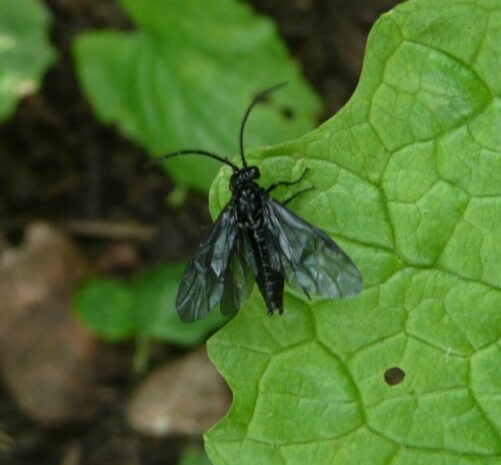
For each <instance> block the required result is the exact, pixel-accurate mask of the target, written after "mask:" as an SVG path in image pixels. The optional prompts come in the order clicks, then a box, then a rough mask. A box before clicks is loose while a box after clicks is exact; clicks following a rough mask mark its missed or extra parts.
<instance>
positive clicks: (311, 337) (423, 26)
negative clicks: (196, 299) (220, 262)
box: [206, 0, 501, 465]
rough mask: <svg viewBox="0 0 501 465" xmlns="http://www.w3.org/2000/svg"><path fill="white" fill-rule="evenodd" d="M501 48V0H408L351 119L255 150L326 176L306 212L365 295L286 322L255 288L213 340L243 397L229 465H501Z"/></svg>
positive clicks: (388, 19) (294, 171)
mask: <svg viewBox="0 0 501 465" xmlns="http://www.w3.org/2000/svg"><path fill="white" fill-rule="evenodd" d="M500 43H501V5H500V3H499V1H497V0H461V1H460V2H458V1H456V0H443V1H441V2H437V1H435V0H433V1H432V0H414V1H409V2H407V3H404V4H402V5H400V6H399V7H397V8H395V9H394V10H392V11H390V12H388V13H387V14H385V15H383V17H382V18H380V20H379V21H378V22H377V23H376V25H375V26H374V28H373V30H372V32H371V34H370V38H369V42H368V46H367V53H366V57H365V63H364V71H363V74H362V77H361V80H360V84H359V86H358V88H357V91H356V92H355V94H354V96H353V98H352V99H351V101H350V102H349V103H348V104H347V105H346V107H345V108H343V109H342V110H341V111H340V112H339V114H337V115H336V116H335V117H333V118H332V119H331V120H329V121H328V122H327V123H326V124H324V125H323V126H321V127H320V128H318V129H317V130H315V131H313V132H312V133H310V134H308V135H306V136H305V137H303V138H301V139H299V140H296V141H293V142H290V143H286V144H283V145H279V146H277V147H273V148H269V149H263V150H255V151H253V152H251V153H250V155H249V156H250V157H251V158H252V161H253V162H255V163H257V164H258V165H259V167H260V169H261V172H262V174H263V180H262V184H263V185H268V184H269V183H271V182H272V181H276V180H278V179H283V178H290V179H293V178H295V177H297V176H298V175H299V174H300V173H301V172H302V171H303V170H304V168H305V167H306V166H308V167H309V168H310V175H309V181H311V183H312V184H313V185H315V187H316V190H315V191H313V192H311V193H308V194H305V195H304V196H302V197H300V198H298V200H297V201H295V202H294V203H293V204H291V208H292V209H294V210H296V211H297V212H298V213H299V214H300V215H301V216H302V217H304V218H305V219H307V220H308V221H311V222H312V223H313V224H316V225H318V226H320V227H322V228H323V229H325V230H326V231H328V232H329V233H330V234H331V235H332V236H333V237H334V238H335V239H336V240H337V241H339V243H340V245H342V247H343V248H344V249H345V250H346V251H347V252H348V253H349V255H350V256H351V257H352V258H353V259H354V261H355V262H356V263H357V265H358V266H359V267H360V268H361V270H362V274H363V276H364V279H365V290H364V292H363V293H362V294H361V295H360V296H358V297H357V298H355V299H353V300H313V301H307V300H305V299H303V298H302V297H300V296H299V295H296V294H293V293H292V292H287V295H286V299H285V314H284V316H283V317H273V318H269V317H268V316H267V315H266V311H265V309H264V305H263V302H262V300H261V297H260V296H259V295H258V293H257V292H254V293H253V295H252V297H251V298H250V300H249V302H248V303H247V304H246V305H245V306H244V308H242V309H241V311H240V312H239V314H238V315H237V316H236V317H235V318H234V319H233V320H232V321H231V322H230V323H229V324H228V325H226V326H225V327H224V328H223V329H222V330H221V331H219V332H218V333H217V334H216V335H215V336H214V337H213V338H212V339H211V340H210V341H209V353H210V356H211V357H212V359H213V360H214V363H215V364H216V365H217V366H218V368H219V369H220V370H221V372H222V373H223V375H224V377H225V378H226V380H227V381H228V383H229V385H230V387H231V389H232V391H233V394H234V402H233V406H232V408H231V410H230V412H229V413H228V415H227V416H226V417H225V418H224V419H223V420H222V421H221V422H220V423H219V424H218V425H216V426H215V427H214V428H213V429H212V430H211V431H209V432H208V433H207V435H206V447H207V450H208V452H209V456H210V458H211V460H212V461H213V462H214V464H215V465H222V464H234V463H238V464H239V465H246V464H256V463H260V464H261V463H263V464H267V465H275V464H279V465H284V464H287V465H295V464H298V465H299V464H301V465H303V464H315V465H324V464H329V465H338V464H339V465H355V464H357V465H360V464H363V465H366V464H367V465H368V464H370V465H383V464H385V465H388V464H391V465H418V464H426V465H439V464H440V465H453V464H454V465H473V464H483V465H498V464H501V370H500V369H499V367H500V366H501V346H500V343H499V341H500V337H501V266H500V263H501V247H500V245H499V243H500V231H501V182H500V179H501V131H500V128H501V103H500V102H501V100H500V98H499V95H500V93H501V60H500V59H499V57H500V53H499V44H500ZM223 173H224V174H223ZM228 176H229V172H228V170H226V169H225V170H224V171H223V172H222V174H221V176H219V177H218V178H217V181H216V182H215V184H214V186H213V188H212V191H211V200H210V201H211V207H212V211H213V213H214V214H215V215H216V214H217V212H218V211H220V209H221V207H222V206H223V205H224V204H225V203H226V201H227V200H228V198H229V193H228ZM285 195H286V193H285V192H284V196H285ZM392 367H399V368H400V369H401V370H403V371H404V372H405V378H404V379H403V381H402V382H400V383H398V384H396V385H390V384H388V383H387V382H386V381H385V376H384V375H385V372H386V370H388V369H389V368H392Z"/></svg>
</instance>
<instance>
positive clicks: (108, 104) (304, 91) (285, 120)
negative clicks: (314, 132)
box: [75, 0, 320, 192]
mask: <svg viewBox="0 0 501 465" xmlns="http://www.w3.org/2000/svg"><path fill="white" fill-rule="evenodd" d="M119 3H120V4H121V6H122V7H123V8H124V10H125V11H126V13H127V14H128V15H129V17H130V18H131V19H132V20H133V21H134V23H135V24H136V27H137V29H136V30H135V31H133V32H118V31H96V32H87V33H85V34H82V36H81V37H80V38H79V40H78V41H77V43H76V46H75V58H76V63H77V66H78V71H79V76H80V79H81V82H82V86H83V89H84V92H85V93H86V94H87V96H88V97H89V99H90V101H91V103H92V105H93V107H94V109H95V111H96V114H97V115H98V117H99V118H100V119H102V120H103V121H105V122H113V123H116V124H117V125H118V126H119V128H120V129H121V131H122V132H123V133H124V134H125V135H127V136H128V137H131V138H132V139H133V140H135V141H137V142H139V143H140V144H141V145H142V146H143V147H145V148H146V149H147V150H148V152H149V153H150V154H151V155H153V156H159V155H162V154H164V153H166V152H168V151H172V150H179V149H183V148H195V149H196V148H203V149H206V150H209V151H213V152H216V153H221V154H223V155H230V154H232V153H235V152H236V151H237V149H238V145H237V135H238V129H239V124H240V120H241V118H242V115H243V112H244V110H245V107H246V106H247V105H248V104H249V101H250V100H251V98H252V96H253V95H254V94H255V93H256V92H258V91H260V90H263V89H264V88H266V87H269V86H271V85H273V84H276V83H277V82H281V81H285V80H287V81H290V86H289V88H288V89H286V90H284V91H283V92H281V93H280V94H277V95H276V96H273V97H271V98H270V103H269V105H264V106H262V107H261V108H259V109H257V110H256V113H257V114H256V115H254V116H253V118H252V121H251V122H250V124H249V127H248V130H247V132H246V140H247V145H248V146H255V145H262V144H272V143H277V142H280V141H283V140H288V139H290V138H292V137H297V136H299V135H302V134H304V133H305V132H307V131H308V130H310V129H312V128H313V127H314V125H315V116H316V115H317V113H318V111H319V109H320V105H319V100H318V98H317V97H316V95H315V94H314V92H313V91H312V89H311V88H310V87H309V86H308V85H307V83H306V82H305V81H304V79H303V78H302V77H301V75H300V73H299V71H298V68H297V66H296V64H295V63H294V62H293V61H292V60H291V59H290V58H289V56H288V52H287V50H286V48H285V46H284V44H283V42H282V40H281V39H280V38H279V36H278V34H277V33H276V31H275V27H274V25H273V23H272V22H270V21H269V20H268V19H266V18H264V17H260V16H258V15H256V14H254V13H252V12H251V10H250V9H249V8H248V7H247V5H245V4H243V3H241V2H236V1H234V0H213V1H211V2H210V3H207V2H205V1H203V0H182V1H181V0H176V1H170V2H164V1H163V0H140V1H137V0H120V2H119ZM242 57H245V59H243V58H242ZM165 168H166V169H167V170H168V172H169V174H170V175H171V176H172V177H173V178H174V179H175V180H176V181H177V182H180V183H182V184H184V185H186V186H190V187H193V188H196V189H198V190H200V191H202V192H207V191H208V189H209V186H210V184H211V182H212V180H213V178H214V175H215V174H216V171H217V169H218V168H219V163H217V162H215V161H213V160H210V159H205V158H200V157H196V158H192V157H189V158H180V159H176V160H172V161H170V162H169V163H166V164H165Z"/></svg>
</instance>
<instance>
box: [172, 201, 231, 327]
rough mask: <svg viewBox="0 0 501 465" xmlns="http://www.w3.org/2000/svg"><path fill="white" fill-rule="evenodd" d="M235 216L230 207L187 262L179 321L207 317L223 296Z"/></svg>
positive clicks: (177, 304)
mask: <svg viewBox="0 0 501 465" xmlns="http://www.w3.org/2000/svg"><path fill="white" fill-rule="evenodd" d="M237 228H238V225H237V216H236V211H235V209H234V207H233V206H232V205H231V204H229V205H227V206H226V207H225V208H224V210H223V211H222V212H221V214H220V215H219V217H218V219H217V220H216V222H215V223H214V225H213V226H212V228H211V230H210V231H209V234H208V235H207V237H206V238H205V239H204V240H203V241H202V243H201V244H200V247H199V248H198V250H197V251H196V253H195V255H194V256H193V258H192V259H191V260H190V261H189V262H188V265H187V266H186V270H185V272H184V275H183V279H182V280H181V284H180V285H179V290H178V292H177V298H176V308H177V313H178V315H179V317H180V318H181V320H183V321H185V322H192V321H195V320H198V319H199V318H202V317H203V316H205V315H207V314H208V313H209V312H210V311H211V310H212V309H213V308H214V307H215V306H216V305H217V304H218V303H219V302H220V301H221V298H222V297H223V292H224V287H225V281H227V280H228V278H227V275H228V267H229V264H230V259H231V258H232V254H233V250H234V246H235V243H236V237H237Z"/></svg>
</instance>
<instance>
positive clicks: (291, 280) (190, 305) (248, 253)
mask: <svg viewBox="0 0 501 465" xmlns="http://www.w3.org/2000/svg"><path fill="white" fill-rule="evenodd" d="M286 84H287V83H286V82H283V83H280V84H277V85H275V86H273V87H270V88H269V89H267V90H264V91H263V92H261V93H259V94H257V95H256V97H255V98H254V100H253V101H252V102H251V104H250V105H249V107H248V108H247V110H246V112H245V114H244V117H243V119H242V123H241V125H240V136H239V143H240V158H241V161H242V167H241V168H239V167H238V166H237V165H236V164H234V163H233V162H231V161H230V160H229V159H228V158H227V157H221V156H219V155H217V154H215V153H212V152H208V151H206V150H199V149H193V150H191V149H190V150H179V151H176V152H171V153H168V154H166V155H164V156H162V157H161V158H159V159H157V160H155V161H154V162H153V163H158V162H162V161H164V160H167V159H169V158H172V157H176V156H180V155H186V154H195V155H201V156H205V157H210V158H213V159H215V160H218V161H220V162H222V163H224V164H226V165H228V166H230V167H231V169H232V170H233V175H232V176H231V178H230V190H231V193H232V197H231V200H230V201H229V202H228V204H227V205H226V206H225V207H224V209H223V210H222V212H221V213H220V215H219V217H218V218H217V220H216V222H215V223H214V225H213V226H212V228H211V229H210V231H209V233H208V235H207V237H206V238H205V239H204V240H203V241H202V243H201V244H200V247H199V248H198V250H197V252H196V253H195V255H194V256H193V258H192V259H191V260H190V261H189V263H188V265H187V267H186V270H185V272H184V275H183V278H182V280H181V284H180V286H179V290H178V293H177V298H176V308H177V312H178V314H179V317H180V318H181V319H182V320H183V321H185V322H192V321H195V320H198V319H199V318H202V317H203V316H205V315H207V314H208V313H209V312H210V311H211V310H212V309H213V308H214V307H216V306H217V305H218V304H219V306H220V309H221V312H222V313H223V314H225V315H232V314H234V313H236V312H237V311H238V309H239V308H240V305H241V303H242V302H243V301H244V300H245V299H246V298H247V296H248V295H249V293H250V291H251V289H252V286H253V285H254V281H256V282H257V285H258V288H259V290H260V292H261V294H262V296H263V298H264V301H265V303H266V307H267V310H268V313H269V314H270V315H273V313H274V312H275V310H277V311H278V313H279V314H282V313H283V311H284V307H283V291H284V282H285V280H287V283H288V284H289V285H290V286H291V287H293V288H294V289H296V290H299V291H302V292H304V293H305V294H306V296H307V297H308V298H309V297H310V293H312V294H317V295H320V296H324V297H329V298H342V297H352V296H354V295H356V294H358V293H359V292H360V291H361V290H362V287H363V284H362V277H361V275H360V272H359V271H358V269H357V267H356V266H355V265H354V264H353V262H352V261H351V260H350V258H349V257H348V256H347V255H346V253H344V252H343V251H342V250H341V248H340V247H339V246H338V245H337V244H336V243H335V242H334V241H333V240H332V239H331V238H330V237H329V236H328V235H327V234H326V233H324V232H323V231H321V230H320V229H318V228H316V227H315V226H312V225H311V224H309V223H307V222H306V221H304V220H303V219H301V218H300V217H299V216H297V215H296V214H294V213H293V212H291V211H290V210H289V209H287V208H286V207H285V205H287V204H288V203H289V202H290V201H292V200H293V199H294V198H296V197H297V196H298V195H300V194H302V193H304V192H306V191H309V190H311V189H313V187H309V188H305V189H302V190H300V191H298V192H296V193H295V194H294V195H292V196H291V197H289V198H288V199H287V200H285V201H284V202H283V203H279V202H277V201H276V200H274V199H273V198H272V197H271V196H270V193H271V192H272V191H273V190H274V189H276V188H277V187H280V186H293V185H295V184H297V183H299V182H300V181H302V180H303V178H304V176H305V175H306V173H307V171H308V169H306V170H305V171H304V172H303V174H302V175H301V176H300V177H299V178H298V179H296V180H295V181H278V182H275V183H273V184H271V185H270V186H269V187H268V188H267V189H263V188H262V187H260V186H259V185H258V184H257V183H256V180H257V179H259V177H260V172H259V168H258V167H257V166H248V165H247V161H246V159H245V156H244V129H245V124H246V122H247V119H248V118H249V115H250V112H251V111H252V109H253V108H254V106H255V105H256V104H257V103H258V102H260V101H264V100H265V99H266V97H267V96H268V95H269V94H270V93H271V92H273V91H275V90H277V89H280V88H281V87H283V86H285V85H286Z"/></svg>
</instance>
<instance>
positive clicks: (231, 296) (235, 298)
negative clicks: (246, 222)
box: [221, 228, 254, 315]
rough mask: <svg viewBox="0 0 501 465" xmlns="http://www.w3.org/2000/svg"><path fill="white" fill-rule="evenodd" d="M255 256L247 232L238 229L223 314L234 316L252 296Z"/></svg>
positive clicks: (225, 291)
mask: <svg viewBox="0 0 501 465" xmlns="http://www.w3.org/2000/svg"><path fill="white" fill-rule="evenodd" d="M253 266H254V256H253V254H252V247H251V244H250V240H249V238H248V237H247V231H246V230H245V229H243V228H238V232H237V238H236V240H235V247H234V249H233V253H232V255H231V258H230V262H229V264H228V268H227V269H226V276H225V280H224V292H223V297H222V299H221V313H222V314H223V315H233V314H234V313H236V312H237V311H238V309H239V308H240V305H241V303H242V301H244V300H245V299H246V298H247V297H248V296H249V294H250V291H251V290H252V286H253V285H254V274H253V272H252V267H253Z"/></svg>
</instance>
